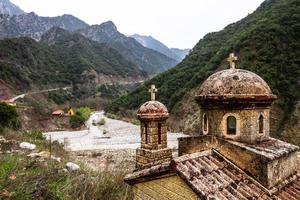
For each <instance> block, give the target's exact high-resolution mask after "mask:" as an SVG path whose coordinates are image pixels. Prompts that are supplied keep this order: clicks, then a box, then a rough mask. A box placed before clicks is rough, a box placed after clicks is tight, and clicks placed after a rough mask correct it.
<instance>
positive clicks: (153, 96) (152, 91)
mask: <svg viewBox="0 0 300 200" xmlns="http://www.w3.org/2000/svg"><path fill="white" fill-rule="evenodd" d="M149 92H150V94H151V101H155V93H156V92H157V88H155V85H151V88H150V89H149Z"/></svg>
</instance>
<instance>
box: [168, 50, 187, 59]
mask: <svg viewBox="0 0 300 200" xmlns="http://www.w3.org/2000/svg"><path fill="white" fill-rule="evenodd" d="M170 50H171V51H172V52H173V53H175V54H176V55H177V56H179V57H180V60H183V59H184V58H185V56H186V55H188V54H189V52H190V49H178V48H171V49H170Z"/></svg>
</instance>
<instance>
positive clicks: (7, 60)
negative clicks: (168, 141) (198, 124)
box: [0, 28, 146, 91]
mask: <svg viewBox="0 0 300 200" xmlns="http://www.w3.org/2000/svg"><path fill="white" fill-rule="evenodd" d="M41 38H42V39H41V42H36V41H35V40H33V39H31V38H13V39H4V40H1V41H0V67H1V71H0V79H1V80H3V81H4V82H5V83H9V84H10V86H11V87H13V88H15V90H17V91H28V90H31V89H34V88H35V89H36V88H39V89H43V88H56V87H60V86H70V85H76V84H79V85H87V84H89V83H91V84H92V85H93V86H95V85H96V84H98V83H103V81H105V79H106V78H108V79H112V78H115V81H117V80H118V79H132V80H138V79H145V75H146V74H145V72H143V71H141V70H140V69H139V68H138V66H137V65H135V64H134V63H132V62H130V61H128V60H126V59H125V58H124V57H123V56H122V55H120V54H119V53H118V51H116V50H115V49H113V48H111V47H110V46H109V45H107V44H99V43H97V42H94V41H91V40H89V39H87V38H85V37H83V36H82V35H80V34H77V33H69V32H68V31H66V30H63V29H61V28H52V29H50V30H49V31H48V32H47V33H45V34H44V35H43V36H42V37H41Z"/></svg>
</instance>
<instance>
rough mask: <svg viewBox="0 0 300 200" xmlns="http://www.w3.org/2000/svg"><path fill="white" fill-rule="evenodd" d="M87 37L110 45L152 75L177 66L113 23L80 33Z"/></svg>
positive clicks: (96, 26)
mask: <svg viewBox="0 0 300 200" xmlns="http://www.w3.org/2000/svg"><path fill="white" fill-rule="evenodd" d="M78 32H79V33H81V34H82V35H84V36H85V37H87V38H89V39H92V40H94V41H97V42H99V43H108V44H109V45H111V46H112V47H113V48H114V49H116V50H118V51H119V52H120V53H121V54H122V55H123V56H124V57H125V58H127V59H128V60H130V61H131V62H133V63H136V64H137V65H139V66H140V67H141V68H142V69H143V70H145V71H147V72H148V73H150V74H156V73H159V72H162V71H165V70H167V69H169V68H171V67H173V66H175V65H176V63H177V61H176V60H174V59H172V58H170V57H168V56H166V55H164V54H161V53H159V52H157V51H154V50H152V49H149V48H146V47H144V46H142V45H141V44H140V43H138V42H137V41H136V40H135V39H134V38H131V37H127V36H125V35H124V34H122V33H120V32H119V31H118V30H117V27H116V26H115V24H114V23H113V22H111V21H108V22H104V23H102V24H100V25H92V26H88V27H86V28H84V29H81V30H79V31H78Z"/></svg>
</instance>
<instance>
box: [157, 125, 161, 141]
mask: <svg viewBox="0 0 300 200" xmlns="http://www.w3.org/2000/svg"><path fill="white" fill-rule="evenodd" d="M157 128H158V144H161V123H158V127H157Z"/></svg>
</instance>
